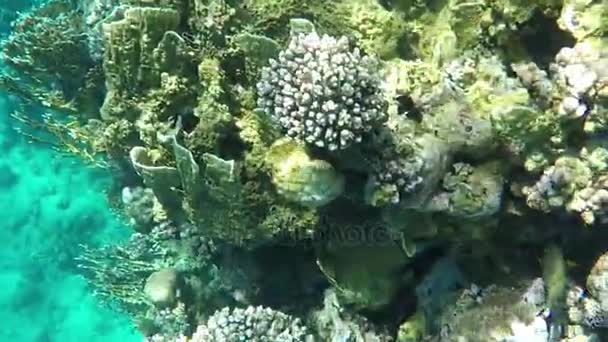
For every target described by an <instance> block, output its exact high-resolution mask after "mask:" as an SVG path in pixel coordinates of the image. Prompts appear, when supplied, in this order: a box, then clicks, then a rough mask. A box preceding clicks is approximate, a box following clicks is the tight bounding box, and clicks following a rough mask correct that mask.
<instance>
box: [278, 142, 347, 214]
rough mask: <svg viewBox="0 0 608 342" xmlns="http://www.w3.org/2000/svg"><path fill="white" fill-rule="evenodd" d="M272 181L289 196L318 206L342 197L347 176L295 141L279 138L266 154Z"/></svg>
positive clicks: (309, 204)
mask: <svg viewBox="0 0 608 342" xmlns="http://www.w3.org/2000/svg"><path fill="white" fill-rule="evenodd" d="M266 162H267V164H268V165H269V166H270V169H271V170H272V182H273V183H274V185H275V186H276V189H277V192H278V193H279V194H280V195H281V196H283V197H284V198H285V199H287V200H289V201H292V202H296V203H299V204H301V205H304V206H306V207H312V208H317V207H320V206H323V205H325V204H327V203H329V202H331V201H332V200H334V199H335V198H336V197H338V196H340V194H341V193H342V191H343V189H344V178H343V176H342V175H341V174H339V173H338V172H336V170H335V169H334V168H333V166H332V165H331V164H330V163H328V162H326V161H324V160H320V159H312V158H311V157H310V156H309V155H308V153H307V152H306V150H305V149H304V147H303V146H301V145H300V144H298V143H297V142H295V141H293V140H287V139H283V140H279V141H277V142H276V143H274V144H273V145H272V146H271V147H270V150H269V152H268V154H267V156H266Z"/></svg>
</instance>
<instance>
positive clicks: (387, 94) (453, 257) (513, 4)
mask: <svg viewBox="0 0 608 342" xmlns="http://www.w3.org/2000/svg"><path fill="white" fill-rule="evenodd" d="M0 8H1V7H0ZM606 8H608V6H606V0H597V1H578V0H564V1H558V0H538V1H517V0H509V1H490V0H475V1H461V0H449V1H439V2H437V1H423V0H338V1H331V2H327V1H320V0H311V1H304V2H302V1H294V0H279V1H276V0H245V1H233V0H163V1H154V2H150V1H140V0H123V1H115V0H95V1H93V0H91V1H82V3H80V4H76V1H73V2H72V1H67V0H51V1H49V2H48V3H45V4H41V5H39V6H38V7H35V8H33V9H32V10H31V11H30V12H28V13H23V14H22V15H20V16H18V17H17V18H16V21H15V22H14V24H13V30H12V32H11V34H10V35H9V36H8V37H7V38H6V39H5V40H4V41H3V43H2V44H1V48H2V57H3V63H4V66H5V67H4V68H3V69H2V71H1V73H0V87H2V88H3V89H6V90H7V91H9V92H10V93H13V94H15V95H17V96H19V97H20V98H21V99H23V100H24V102H25V104H26V105H29V106H32V105H41V106H43V107H45V108H47V109H49V113H47V114H45V116H44V117H43V118H42V119H41V120H37V119H36V118H30V117H27V116H26V115H24V114H23V113H21V112H19V113H14V114H13V117H14V118H15V119H17V120H19V122H20V124H29V125H30V126H32V128H34V129H40V128H46V129H47V131H48V132H49V133H50V134H46V135H45V133H44V132H43V133H41V135H40V137H39V138H38V139H35V138H37V137H38V136H37V135H34V134H30V133H29V131H23V132H24V133H25V134H26V135H27V136H28V137H30V138H32V139H34V140H36V141H47V142H50V143H52V144H53V146H54V147H56V148H64V149H65V150H66V151H67V152H70V153H74V154H77V155H79V156H81V157H84V158H86V159H87V160H88V161H90V162H91V164H92V165H94V166H104V167H109V168H111V169H112V170H113V171H115V172H114V174H115V175H116V177H115V178H116V185H115V186H114V187H113V188H112V189H111V191H109V193H108V195H109V199H110V201H111V203H112V204H113V205H114V206H115V207H116V209H117V212H118V213H120V214H121V215H122V216H123V217H124V218H125V219H127V220H128V221H129V223H130V224H131V225H132V226H133V228H134V229H135V230H136V231H137V233H135V234H134V235H133V236H132V237H131V239H130V240H129V241H128V242H127V243H125V244H123V245H119V246H112V247H103V248H86V249H85V252H84V254H83V256H82V257H81V258H80V266H81V269H82V270H83V272H84V273H85V275H86V276H87V278H88V279H89V280H90V283H91V284H92V286H94V287H95V289H96V293H97V294H98V295H99V296H100V297H101V298H102V299H103V301H104V302H105V303H108V304H110V305H115V306H116V307H118V308H119V309H122V310H124V311H126V312H128V313H129V314H130V315H131V316H132V317H133V320H134V322H136V323H137V327H138V329H139V330H141V331H142V332H143V333H144V334H145V335H146V338H147V339H148V340H150V341H186V340H190V341H218V342H219V341H222V342H223V341H228V342H230V341H245V340H246V341H306V342H310V341H316V340H318V341H329V340H331V341H354V342H359V341H361V342H363V341H401V342H413V341H424V340H429V341H452V340H458V341H480V340H479V336H483V338H484V340H483V341H490V340H496V341H526V342H527V341H543V342H546V341H549V340H551V341H559V340H561V341H574V340H575V339H576V338H579V339H581V340H587V341H593V340H594V339H596V340H597V339H598V338H602V337H604V336H602V329H604V328H605V327H606V326H607V325H608V324H607V323H606V322H607V321H608V319H607V318H606V317H608V314H606V312H608V308H607V307H606V306H607V304H606V301H607V299H606V298H605V297H606V296H607V295H606V293H604V292H606V287H607V286H606V284H604V283H605V281H604V280H605V278H606V272H608V271H607V270H606V269H607V267H604V266H603V263H604V264H605V260H604V259H605V257H601V258H600V259H599V260H598V261H597V263H596V264H595V266H594V267H593V268H591V274H590V275H589V277H587V283H586V289H583V287H582V285H583V284H582V279H583V278H584V277H583V275H586V273H588V272H589V267H588V266H589V265H591V262H593V261H595V259H594V258H596V256H597V255H600V254H602V253H605V246H601V245H600V242H601V241H604V240H603V238H605V236H604V235H603V234H605V232H604V231H603V230H604V228H605V226H606V224H607V223H608V177H607V175H606V172H607V171H606V170H607V168H608V147H607V145H606V142H605V136H606V133H607V131H608V128H607V127H608V126H607V125H608V120H607V118H608V114H607V113H608V112H607V111H608V101H607V98H608V73H607V72H606V70H607V66H608V64H607V63H608V62H607V61H608V55H607V54H606V47H607V46H608V45H607V41H608V37H607V32H608V31H607V29H606V27H607V26H606V24H605V23H606V20H602V19H605V18H606V13H607V10H606ZM541 43H542V44H541ZM545 43H546V44H545ZM541 45H542V48H540V46H541ZM545 45H546V46H545ZM59 112H63V113H62V114H67V117H66V116H63V115H60V113H59ZM96 153H97V154H96ZM578 226H585V227H588V228H589V229H587V228H585V229H581V228H579V227H578ZM547 246H551V247H550V248H548V249H547ZM580 246H584V248H580ZM538 260H542V261H543V262H542V263H538V262H537V261H538ZM540 275H542V276H543V278H539V276H540ZM603 282H604V283H603ZM477 284H478V285H477Z"/></svg>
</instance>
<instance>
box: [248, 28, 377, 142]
mask: <svg viewBox="0 0 608 342" xmlns="http://www.w3.org/2000/svg"><path fill="white" fill-rule="evenodd" d="M269 64H270V66H269V67H267V68H264V70H262V76H261V80H260V81H259V82H258V84H257V91H258V108H259V110H261V111H263V112H265V113H267V114H268V115H270V117H271V118H272V119H273V121H275V122H276V123H277V124H278V125H279V126H280V127H281V128H282V130H283V131H284V132H285V134H286V135H287V136H288V137H291V138H295V139H298V140H300V141H302V142H305V143H307V144H310V145H313V146H316V147H318V148H322V149H327V150H329V151H337V150H342V149H345V148H347V147H349V146H351V145H353V144H356V143H359V142H361V140H362V139H363V137H364V135H365V133H368V132H369V131H370V130H371V129H372V128H373V127H375V126H377V125H379V124H381V123H382V122H383V121H385V120H386V114H385V110H386V109H385V107H386V102H385V100H384V99H383V97H382V92H381V80H380V78H379V73H378V61H377V60H376V59H375V58H373V57H371V56H362V55H361V52H360V51H359V49H357V48H355V49H354V50H351V48H350V46H349V42H348V39H347V38H346V37H341V38H337V39H336V38H333V37H330V36H326V35H324V36H319V35H318V34H317V33H314V32H313V33H309V34H306V35H305V34H299V35H297V36H295V37H293V38H292V39H291V41H290V43H289V46H288V47H287V49H286V50H284V51H281V52H280V53H279V56H278V58H277V59H276V60H274V59H271V60H270V62H269Z"/></svg>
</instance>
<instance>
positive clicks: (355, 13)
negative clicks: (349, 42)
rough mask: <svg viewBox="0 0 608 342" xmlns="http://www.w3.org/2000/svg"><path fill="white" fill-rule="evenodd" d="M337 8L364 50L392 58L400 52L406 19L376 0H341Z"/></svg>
mask: <svg viewBox="0 0 608 342" xmlns="http://www.w3.org/2000/svg"><path fill="white" fill-rule="evenodd" d="M337 10H338V13H339V16H340V17H343V18H344V20H345V24H346V27H348V28H349V30H350V32H352V33H351V35H352V36H353V37H354V39H355V41H356V42H357V44H358V45H359V46H361V48H362V49H363V51H365V52H367V53H374V54H376V55H378V56H380V57H381V58H385V59H389V58H392V57H396V56H398V55H400V53H401V52H402V51H400V50H401V47H400V44H401V39H402V38H403V37H404V35H405V24H404V21H405V18H403V17H402V15H401V13H399V12H397V11H390V10H387V9H385V8H384V7H382V6H381V5H380V4H379V3H378V2H377V1H375V0H354V1H338V2H337Z"/></svg>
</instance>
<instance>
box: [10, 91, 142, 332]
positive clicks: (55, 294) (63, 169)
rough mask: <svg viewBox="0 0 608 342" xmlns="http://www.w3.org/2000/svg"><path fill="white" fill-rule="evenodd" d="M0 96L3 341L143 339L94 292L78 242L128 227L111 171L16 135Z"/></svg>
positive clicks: (96, 241)
mask: <svg viewBox="0 0 608 342" xmlns="http://www.w3.org/2000/svg"><path fill="white" fill-rule="evenodd" d="M9 110H10V105H9V103H8V101H7V98H6V97H4V96H3V94H1V93H0V149H1V151H2V152H1V153H0V189H2V191H1V192H0V208H2V210H1V211H0V222H1V224H2V226H1V229H0V241H2V248H0V341H17V342H30V341H32V342H50V341H53V342H54V341H61V342H71V341H121V342H122V341H124V342H131V341H141V337H140V336H138V335H137V333H136V332H135V331H134V330H133V328H132V326H131V324H130V323H129V321H128V319H127V317H125V316H123V315H121V314H119V313H116V312H112V311H110V310H109V309H106V308H104V306H103V305H102V304H101V303H99V302H98V301H97V300H96V299H95V298H94V297H93V296H92V289H91V288H90V287H89V286H88V285H87V283H86V281H85V280H84V279H83V278H82V276H80V275H79V273H78V270H77V269H76V267H75V262H74V261H73V259H74V257H75V256H77V255H78V253H79V252H80V246H79V245H80V244H92V245H100V244H106V243H116V242H117V241H121V240H123V239H125V238H126V237H128V235H129V234H130V230H129V229H128V228H127V227H125V226H124V225H122V224H121V223H120V222H119V221H118V219H117V218H116V217H114V215H113V214H112V212H111V211H110V209H109V207H108V204H107V201H106V199H105V196H104V194H103V191H104V189H107V188H108V187H109V185H110V181H111V180H110V175H109V174H108V173H107V172H106V171H104V170H99V169H97V170H93V169H90V168H87V167H85V166H84V165H82V164H81V163H79V162H78V161H77V160H76V159H71V158H65V157H59V156H58V155H57V153H56V152H55V151H53V150H52V149H51V148H49V147H47V146H42V145H32V144H28V143H27V142H26V140H25V139H24V138H23V137H22V136H20V135H19V134H17V133H16V132H15V131H14V129H13V128H12V126H13V125H14V124H15V123H14V122H13V121H12V120H11V119H10V117H9V116H8V112H9Z"/></svg>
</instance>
